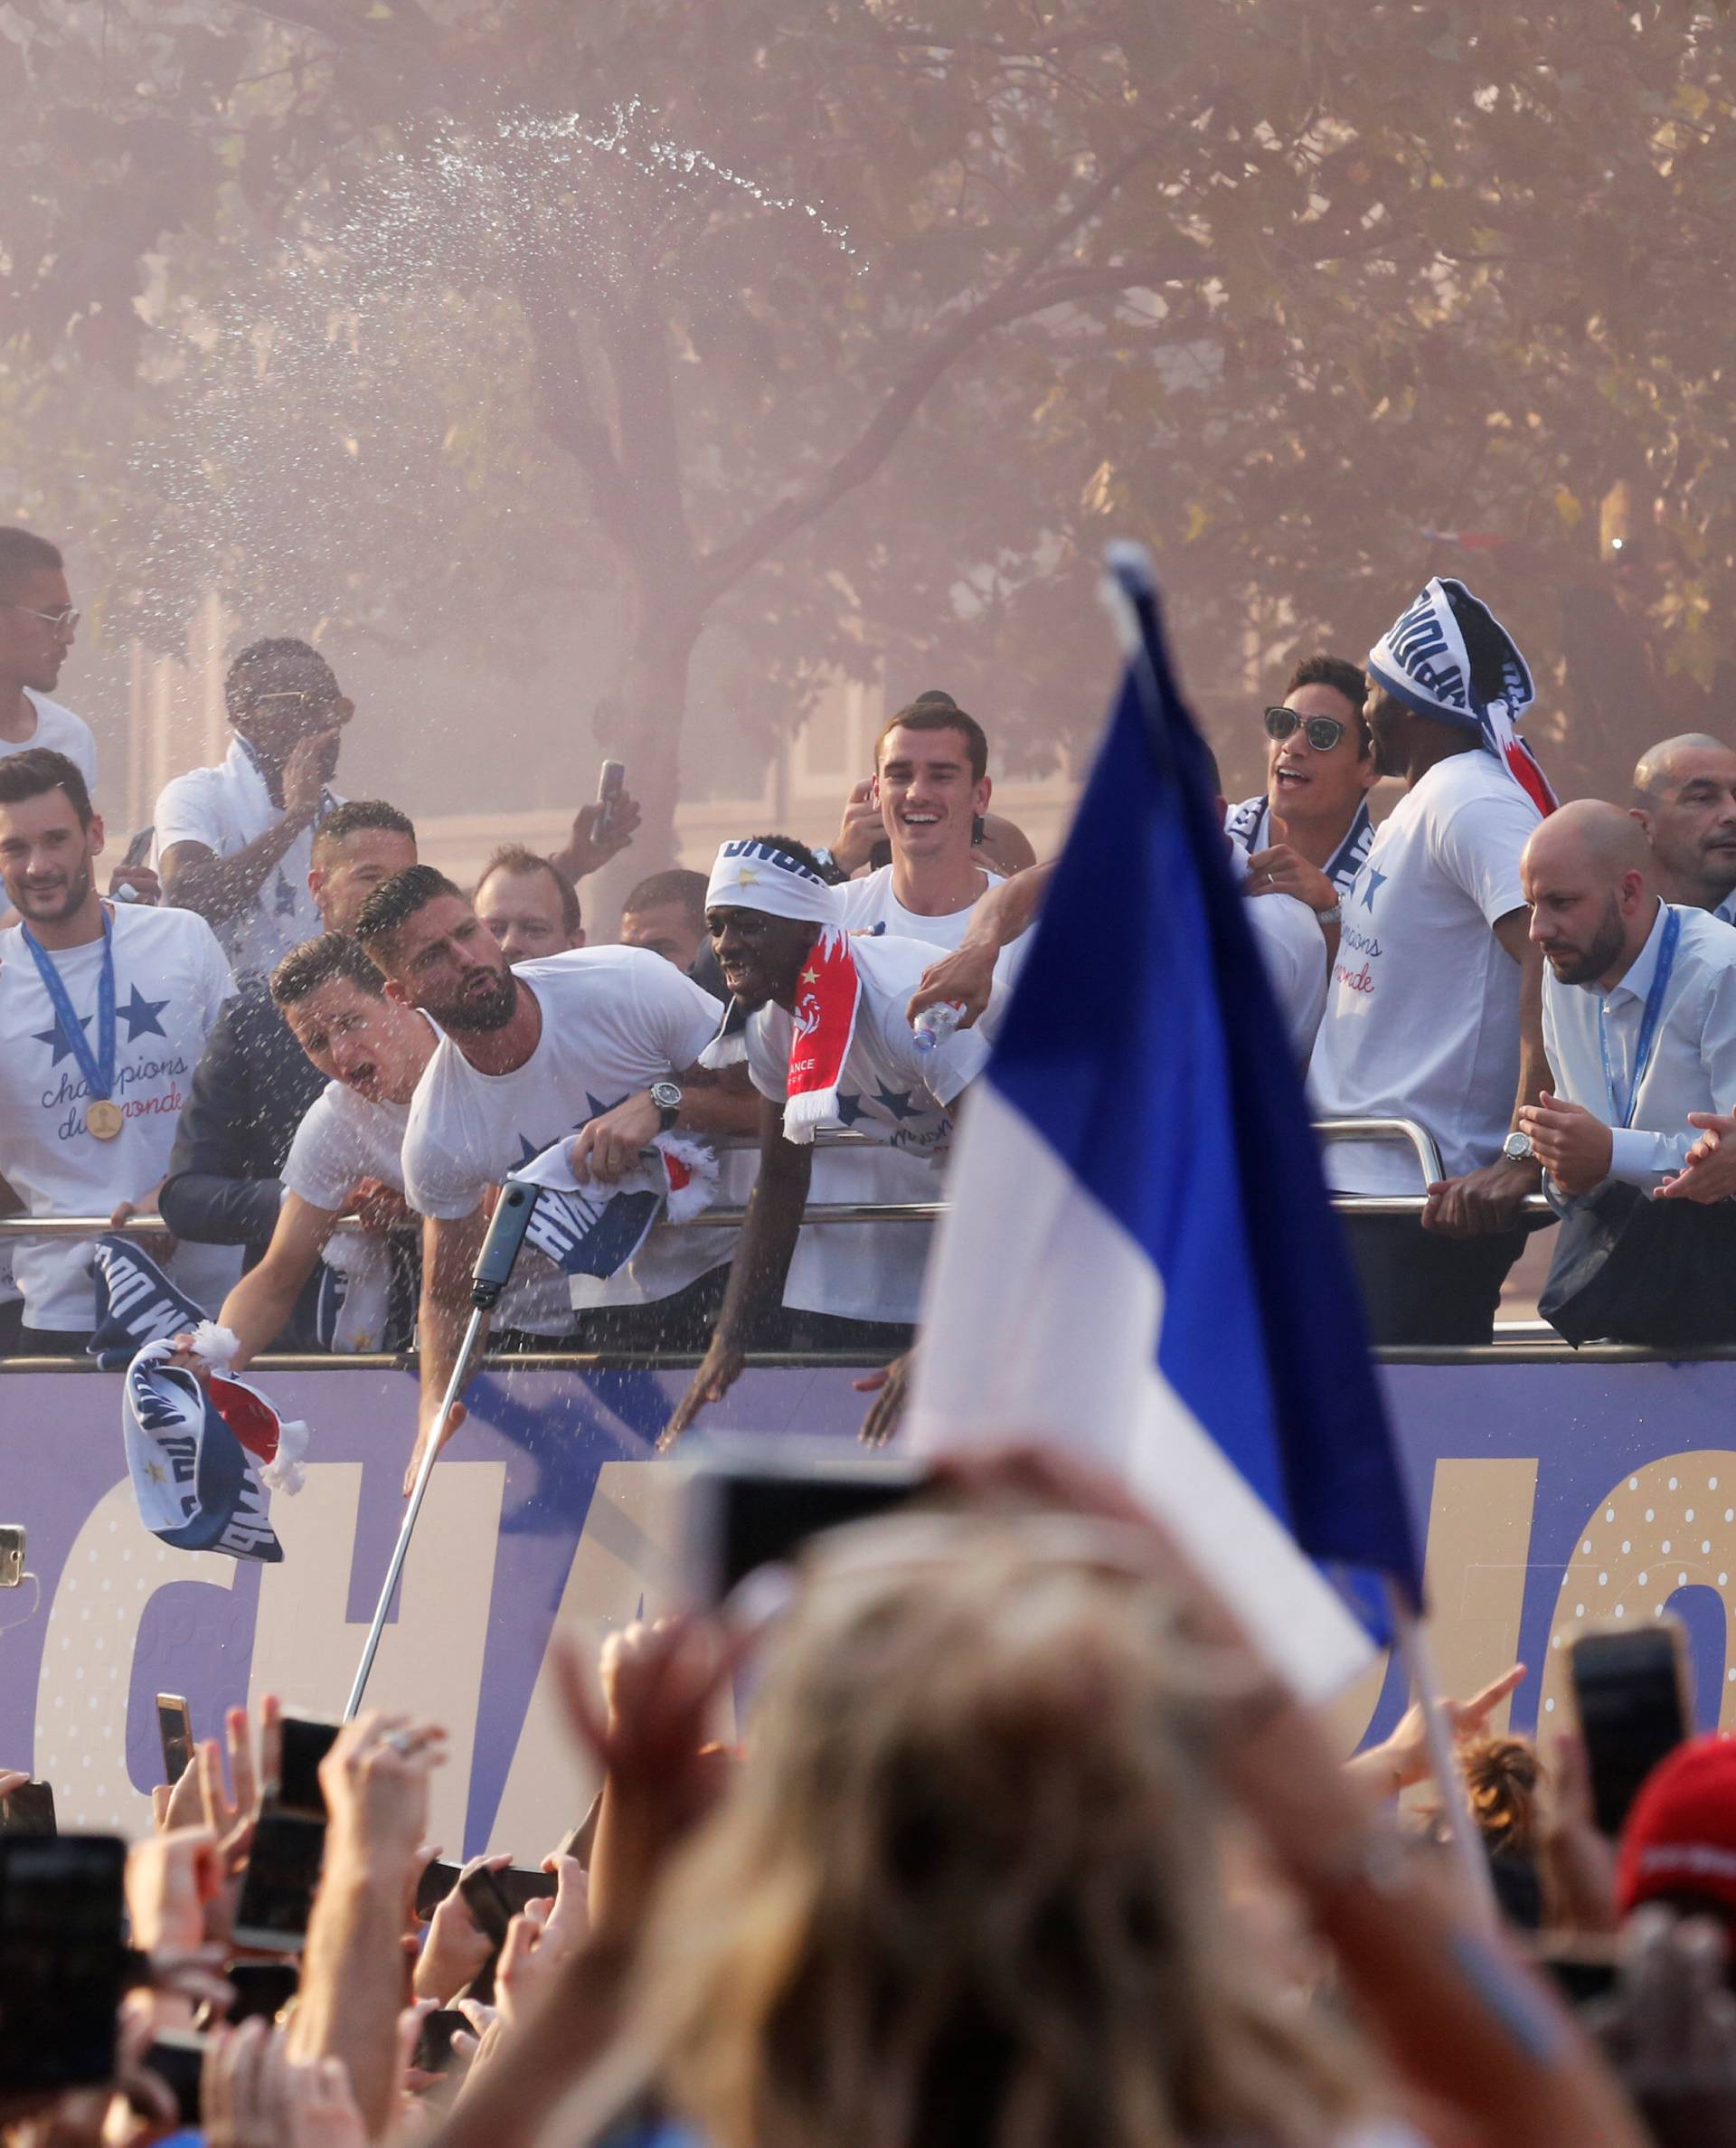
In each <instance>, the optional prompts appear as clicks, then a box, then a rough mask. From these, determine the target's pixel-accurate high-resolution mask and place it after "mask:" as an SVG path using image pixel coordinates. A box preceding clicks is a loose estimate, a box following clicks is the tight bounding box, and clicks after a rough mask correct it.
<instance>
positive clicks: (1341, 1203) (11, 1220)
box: [0, 1119, 1554, 1245]
mask: <svg viewBox="0 0 1736 2148" xmlns="http://www.w3.org/2000/svg"><path fill="white" fill-rule="evenodd" d="M1314 1131H1315V1132H1316V1134H1318V1135H1319V1136H1320V1138H1321V1139H1322V1140H1325V1141H1379V1142H1384V1143H1386V1144H1388V1145H1389V1146H1394V1147H1401V1148H1408V1149H1410V1150H1411V1153H1412V1155H1413V1156H1414V1157H1415V1158H1416V1161H1417V1168H1418V1169H1419V1170H1420V1173H1421V1174H1422V1182H1423V1184H1424V1185H1425V1186H1432V1185H1433V1184H1434V1183H1435V1182H1436V1180H1437V1179H1439V1178H1442V1177H1443V1176H1444V1175H1445V1174H1444V1173H1443V1171H1442V1169H1441V1161H1440V1151H1439V1149H1438V1148H1437V1147H1436V1145H1435V1142H1434V1140H1433V1138H1432V1137H1431V1136H1430V1134H1429V1131H1428V1130H1427V1128H1426V1127H1421V1126H1419V1125H1418V1124H1417V1122H1416V1121H1415V1120H1414V1119H1317V1120H1316V1121H1315V1125H1314ZM816 1147H820V1148H825V1149H839V1150H870V1151H873V1153H875V1154H881V1153H883V1150H882V1144H881V1143H879V1142H877V1141H869V1140H863V1139H862V1138H861V1137H860V1136H853V1135H848V1134H845V1135H842V1136H837V1137H832V1138H828V1137H826V1136H825V1135H822V1136H821V1137H820V1138H819V1140H818V1141H817V1142H816ZM1427 1199H1428V1197H1427V1195H1426V1194H1420V1193H1399V1194H1350V1193H1335V1194H1334V1195H1333V1197H1332V1205H1333V1206H1334V1207H1335V1208H1336V1209H1337V1210H1338V1211H1339V1213H1340V1214H1341V1215H1346V1216H1420V1215H1421V1214H1422V1211H1423V1208H1424V1206H1426V1205H1427ZM947 1206H948V1204H947V1203H946V1202H945V1201H816V1202H814V1203H812V1204H810V1206H808V1207H807V1209H805V1210H804V1212H803V1216H802V1221H803V1224H804V1225H814V1224H822V1225H826V1224H868V1223H937V1222H939V1219H940V1217H941V1216H944V1215H945V1214H946V1213H947ZM1523 1206H1524V1212H1525V1213H1526V1214H1527V1215H1533V1216H1550V1215H1552V1214H1553V1213H1554V1212H1553V1210H1552V1208H1551V1207H1550V1205H1549V1203H1548V1202H1547V1201H1546V1200H1545V1199H1544V1198H1543V1196H1542V1195H1541V1194H1532V1195H1529V1196H1528V1197H1526V1199H1525V1201H1524V1204H1523ZM746 1216H747V1210H746V1209H745V1208H742V1207H720V1208H706V1209H703V1210H702V1211H701V1213H700V1214H699V1215H697V1216H690V1217H688V1218H687V1219H686V1220H685V1221H684V1222H682V1223H678V1224H671V1225H668V1228H670V1229H672V1230H727V1229H729V1228H731V1226H739V1225H741V1223H742V1222H744V1221H745V1219H746ZM167 1227H168V1226H167V1225H165V1223H164V1221H163V1218H162V1217H161V1216H156V1215H144V1216H129V1217H128V1218H127V1221H126V1222H125V1223H123V1224H111V1223H110V1222H109V1219H108V1217H107V1216H5V1217H0V1245H3V1244H5V1241H6V1240H7V1239H8V1238H96V1237H102V1236H106V1235H109V1233H110V1232H113V1231H117V1230H118V1231H120V1232H123V1233H124V1234H126V1235H128V1236H134V1237H142V1236H146V1235H150V1234H157V1235H160V1234H161V1233H163V1232H164V1231H165V1230H166V1229H167ZM337 1228H338V1229H339V1230H340V1231H359V1230H360V1229H361V1228H362V1225H361V1224H360V1223H359V1222H357V1221H356V1220H355V1218H354V1217H353V1216H344V1217H343V1218H341V1219H340V1220H339V1223H338V1225H337Z"/></svg>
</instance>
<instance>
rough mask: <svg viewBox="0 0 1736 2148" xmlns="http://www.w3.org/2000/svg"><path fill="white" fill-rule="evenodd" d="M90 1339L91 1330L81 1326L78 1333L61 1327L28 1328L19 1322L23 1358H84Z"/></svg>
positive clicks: (20, 1353) (20, 1349)
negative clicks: (85, 1348)
mask: <svg viewBox="0 0 1736 2148" xmlns="http://www.w3.org/2000/svg"><path fill="white" fill-rule="evenodd" d="M89 1341H90V1329H88V1328H80V1329H78V1330H77V1331H76V1333H71V1332H68V1331H67V1330H66V1329H61V1328H27V1327H25V1325H24V1322H23V1321H22V1320H20V1321H19V1323H18V1350H17V1355H18V1356H19V1357H21V1358H82V1357H83V1355H84V1346H85V1344H86V1343H87V1342H89Z"/></svg>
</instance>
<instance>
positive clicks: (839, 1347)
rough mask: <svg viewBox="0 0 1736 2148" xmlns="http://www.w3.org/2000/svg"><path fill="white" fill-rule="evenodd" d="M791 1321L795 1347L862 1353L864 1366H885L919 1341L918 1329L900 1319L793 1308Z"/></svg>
mask: <svg viewBox="0 0 1736 2148" xmlns="http://www.w3.org/2000/svg"><path fill="white" fill-rule="evenodd" d="M787 1317H788V1321H789V1347H790V1348H791V1349H792V1350H835V1351H836V1352H838V1353H839V1355H842V1354H843V1353H844V1351H846V1350H848V1351H851V1352H853V1353H856V1352H859V1353H860V1355H861V1358H862V1361H863V1364H864V1365H883V1364H884V1363H885V1362H886V1360H887V1359H888V1358H898V1357H901V1356H902V1355H903V1353H904V1352H905V1351H906V1350H908V1349H909V1348H910V1345H911V1344H912V1343H913V1342H914V1341H915V1340H916V1329H914V1328H913V1327H910V1326H907V1325H906V1324H904V1323H903V1322H901V1321H897V1320H846V1319H845V1318H844V1315H843V1314H842V1313H840V1312H803V1311H797V1310H796V1309H794V1308H792V1309H790V1310H789V1311H788V1315H787Z"/></svg>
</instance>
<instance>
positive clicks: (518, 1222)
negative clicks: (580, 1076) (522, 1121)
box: [344, 1178, 542, 1723]
mask: <svg viewBox="0 0 1736 2148" xmlns="http://www.w3.org/2000/svg"><path fill="white" fill-rule="evenodd" d="M541 1191H542V1188H540V1187H537V1186H533V1185H532V1184H531V1183H530V1182H529V1180H528V1179H524V1178H509V1179H507V1181H506V1183H505V1186H503V1187H502V1188H501V1189H500V1198H499V1200H498V1201H496V1202H495V1218H494V1221H493V1222H492V1223H491V1224H490V1225H488V1235H487V1237H486V1239H485V1240H484V1241H483V1247H482V1252H481V1253H480V1254H478V1256H477V1259H476V1273H475V1275H474V1276H472V1278H471V1282H470V1303H471V1306H472V1309H473V1310H472V1311H471V1314H470V1324H469V1326H468V1327H467V1328H466V1329H465V1331H464V1341H463V1343H462V1345H461V1346H460V1348H459V1350H458V1363H457V1364H456V1365H455V1366H454V1367H452V1377H451V1378H450V1379H449V1380H448V1382H447V1383H446V1393H445V1394H444V1396H441V1398H440V1411H439V1416H437V1417H436V1418H435V1420H434V1427H435V1429H432V1430H430V1432H429V1442H428V1445H427V1447H426V1448H425V1449H424V1450H423V1453H422V1459H421V1463H420V1467H419V1468H418V1470H417V1471H416V1481H415V1484H414V1485H413V1486H412V1487H411V1489H410V1504H409V1505H408V1506H407V1507H406V1508H405V1509H404V1525H403V1527H402V1528H401V1529H400V1530H399V1532H398V1541H397V1543H396V1544H395V1545H393V1547H392V1564H391V1565H390V1566H388V1567H387V1568H386V1585H385V1586H384V1587H383V1588H382V1590H381V1592H380V1601H379V1603H378V1604H375V1606H374V1611H373V1624H372V1625H371V1626H370V1627H369V1628H368V1638H367V1642H366V1643H365V1644H364V1646H363V1651H362V1661H361V1662H360V1663H358V1664H357V1665H356V1669H355V1683H354V1685H353V1686H352V1687H351V1688H350V1697H349V1699H347V1700H346V1701H345V1702H344V1721H345V1722H346V1723H348V1722H351V1721H353V1720H354V1717H355V1713H356V1710H357V1709H358V1708H360V1707H361V1706H362V1695H363V1692H364V1690H365V1689H366V1687H367V1683H368V1673H369V1672H370V1671H371V1670H373V1659H374V1657H375V1656H376V1655H377V1654H378V1652H379V1649H380V1636H381V1634H382V1632H384V1631H385V1624H386V1613H387V1612H388V1610H390V1608H391V1605H392V1591H393V1590H394V1589H395V1588H396V1587H397V1586H398V1580H399V1576H401V1574H402V1573H403V1570H404V1560H405V1559H406V1558H407V1557H409V1554H410V1538H411V1537H412V1536H413V1535H414V1534H415V1532H416V1517H417V1516H418V1515H419V1514H420V1512H421V1510H422V1498H423V1495H424V1494H425V1493H426V1491H427V1490H428V1481H429V1478H430V1477H431V1476H432V1475H433V1474H434V1462H435V1458H436V1456H437V1455H438V1454H439V1451H440V1439H439V1427H443V1426H444V1425H445V1424H446V1422H447V1419H448V1417H450V1415H452V1407H453V1405H454V1404H455V1403H456V1402H457V1401H458V1397H459V1396H460V1395H462V1394H463V1393H464V1389H465V1383H466V1382H467V1380H468V1379H469V1377H470V1360H471V1358H474V1357H475V1356H476V1348H477V1345H478V1344H479V1343H480V1341H481V1339H482V1329H483V1324H484V1322H485V1321H486V1320H487V1318H488V1315H489V1314H490V1313H491V1312H492V1311H494V1309H495V1303H496V1301H498V1299H499V1297H500V1293H501V1292H502V1291H504V1290H505V1287H506V1279H507V1277H508V1276H509V1275H510V1274H511V1273H512V1272H513V1263H514V1261H515V1260H516V1259H517V1258H518V1249H519V1247H520V1246H521V1245H522V1244H524V1232H525V1229H526V1226H527V1225H529V1223H530V1220H531V1217H532V1216H533V1215H534V1214H535V1213H536V1203H537V1197H538V1195H539V1194H540V1193H541Z"/></svg>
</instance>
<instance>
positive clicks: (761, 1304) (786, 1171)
mask: <svg viewBox="0 0 1736 2148" xmlns="http://www.w3.org/2000/svg"><path fill="white" fill-rule="evenodd" d="M813 1172H814V1151H813V1150H812V1149H811V1148H801V1147H798V1146H797V1144H796V1143H795V1142H794V1141H787V1140H785V1139H784V1107H783V1105H782V1104H781V1103H774V1102H772V1101H771V1100H770V1098H769V1097H761V1098H760V1175H759V1177H758V1178H756V1179H755V1180H754V1186H753V1191H752V1193H751V1194H750V1196H749V1198H748V1215H747V1221H746V1222H745V1223H744V1224H743V1225H741V1243H740V1244H739V1245H738V1246H737V1247H736V1249H735V1259H734V1262H733V1263H731V1268H730V1285H729V1290H728V1292H726V1294H725V1296H724V1300H723V1310H722V1312H720V1313H719V1314H718V1316H717V1327H716V1329H715V1331H714V1332H713V1334H712V1346H711V1348H710V1349H708V1350H707V1351H706V1353H705V1360H704V1363H703V1365H701V1367H700V1368H699V1370H698V1371H697V1372H696V1373H695V1374H694V1375H693V1385H692V1386H690V1387H689V1388H688V1390H687V1392H686V1394H685V1395H684V1396H683V1397H682V1400H681V1404H680V1406H679V1407H678V1408H677V1409H676V1411H675V1415H674V1416H673V1417H671V1418H670V1420H669V1423H668V1426H667V1428H666V1429H665V1433H664V1435H663V1437H662V1439H661V1440H659V1441H658V1443H657V1444H658V1446H659V1448H668V1447H671V1446H673V1445H674V1444H675V1441H676V1440H678V1439H679V1438H680V1437H681V1435H682V1434H683V1433H684V1432H685V1431H686V1429H687V1427H688V1426H689V1425H690V1424H692V1423H693V1419H694V1418H695V1417H696V1416H697V1415H699V1413H700V1411H701V1410H703V1408H704V1406H705V1405H706V1404H707V1403H708V1402H721V1401H722V1398H723V1396H725V1395H727V1394H728V1393H729V1391H730V1389H731V1387H732V1386H734V1385H735V1382H736V1378H737V1377H738V1376H739V1374H740V1373H741V1367H742V1365H743V1363H744V1362H745V1360H746V1357H747V1352H748V1348H749V1345H750V1343H751V1341H752V1340H753V1338H754V1335H755V1333H756V1331H757V1329H759V1327H760V1322H761V1321H762V1320H764V1319H765V1317H766V1316H767V1315H768V1314H769V1312H771V1311H775V1310H776V1309H777V1307H778V1306H779V1305H781V1304H782V1303H783V1300H784V1278H785V1276H786V1275H788V1273H789V1263H790V1258H791V1256H792V1254H794V1253H795V1251H796V1241H797V1237H798V1236H799V1235H800V1233H801V1228H802V1215H803V1211H804V1210H805V1209H806V1208H807V1189H808V1182H809V1180H810V1179H811V1178H812V1177H813Z"/></svg>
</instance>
